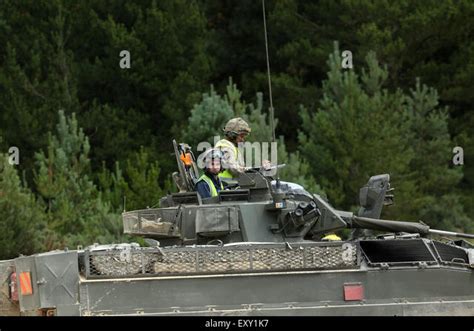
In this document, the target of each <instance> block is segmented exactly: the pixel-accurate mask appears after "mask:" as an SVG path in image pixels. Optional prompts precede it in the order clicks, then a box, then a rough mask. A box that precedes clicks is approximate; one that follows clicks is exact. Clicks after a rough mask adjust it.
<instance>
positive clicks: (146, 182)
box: [98, 146, 171, 212]
mask: <svg viewBox="0 0 474 331" xmlns="http://www.w3.org/2000/svg"><path fill="white" fill-rule="evenodd" d="M122 169H123V170H122ZM159 177H160V165H159V163H158V161H151V160H150V154H149V152H147V150H146V149H145V148H144V147H143V146H142V147H141V148H140V150H139V151H138V152H136V153H135V154H134V155H132V157H131V158H129V159H127V160H126V162H125V164H124V166H123V168H122V166H121V165H120V163H119V162H116V164H115V171H114V172H111V171H109V170H108V169H107V168H106V167H105V165H104V166H103V168H102V171H101V173H99V176H98V178H99V184H100V187H101V188H102V191H103V192H104V199H105V200H106V201H109V202H110V203H111V205H112V207H113V209H114V211H116V212H121V211H122V210H123V209H124V207H125V208H126V209H127V210H136V209H144V208H147V207H154V206H156V205H157V204H158V201H159V199H160V198H161V197H162V196H164V194H165V192H166V191H167V190H168V189H170V188H171V182H170V180H169V179H168V180H166V181H165V184H164V186H163V188H162V187H161V186H160V185H159ZM124 199H125V201H124ZM124 202H125V206H124Z"/></svg>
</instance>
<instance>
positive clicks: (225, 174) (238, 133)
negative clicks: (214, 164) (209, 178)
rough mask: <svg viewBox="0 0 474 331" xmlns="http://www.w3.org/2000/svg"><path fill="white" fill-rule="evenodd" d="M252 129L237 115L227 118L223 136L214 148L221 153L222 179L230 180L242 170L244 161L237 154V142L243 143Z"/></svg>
mask: <svg viewBox="0 0 474 331" xmlns="http://www.w3.org/2000/svg"><path fill="white" fill-rule="evenodd" d="M251 131H252V130H251V129H250V126H249V125H248V123H247V122H245V121H244V120H243V119H242V118H240V117H237V118H233V119H231V120H229V121H228V122H227V124H226V125H225V127H224V134H225V138H224V139H221V140H219V141H218V142H217V143H216V145H215V146H214V148H216V149H218V150H220V151H221V152H222V155H223V159H222V165H223V168H224V171H222V172H221V173H220V174H219V177H220V178H221V179H224V180H232V179H234V178H236V177H238V175H239V173H242V172H244V170H245V163H244V160H243V157H242V155H240V154H239V149H238V146H239V143H244V142H245V138H246V137H247V136H248V135H249V134H250V132H251Z"/></svg>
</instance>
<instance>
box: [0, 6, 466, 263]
mask: <svg viewBox="0 0 474 331" xmlns="http://www.w3.org/2000/svg"><path fill="white" fill-rule="evenodd" d="M266 9H267V26H268V38H269V53H270V59H271V67H272V82H273V96H274V105H275V116H276V119H277V127H276V134H277V136H278V137H279V139H278V141H279V147H278V152H279V153H278V160H279V162H280V163H287V164H288V166H287V167H286V168H284V170H283V171H282V173H281V177H282V178H283V179H285V180H289V181H294V182H298V183H301V184H303V185H304V186H305V187H307V188H308V189H309V190H311V191H313V192H319V193H322V194H325V195H326V196H327V197H328V199H329V200H330V201H331V203H332V204H333V205H335V206H337V208H339V209H347V210H356V209H357V204H358V190H359V188H360V187H361V186H362V185H364V184H365V183H366V182H367V180H368V178H369V177H370V176H372V175H375V174H379V173H390V175H391V179H392V186H393V187H395V188H396V191H395V202H396V203H395V205H394V206H391V207H389V208H386V210H385V211H384V215H383V216H384V217H385V218H392V219H400V220H413V221H416V220H423V221H424V222H425V223H427V224H429V225H430V226H432V227H434V228H438V229H446V230H457V231H470V232H473V231H474V216H473V215H474V203H473V202H474V137H473V135H472V132H473V128H474V93H473V92H472V87H473V86H474V37H473V36H474V20H473V19H472V17H474V2H473V1H470V0H459V1H454V0H452V1H450V0H446V1H438V0H425V1H411V0H402V1H400V0H398V1H384V0H376V1H375V0H374V1H371V0H364V1H351V0H340V1H334V0H321V1H317V2H316V1H302V0H279V1H272V0H267V1H266ZM0 45H2V47H1V48H0V154H1V155H2V157H0V258H2V259H5V258H11V257H15V256H18V255H19V254H31V253H33V252H37V251H41V250H49V249H54V248H62V247H64V246H69V247H70V248H74V247H75V246H76V245H79V244H81V245H88V244H92V243H94V242H99V243H112V242H120V241H129V240H134V239H135V238H130V237H127V236H124V235H122V234H121V232H122V228H121V219H120V212H121V211H122V209H123V197H124V196H126V197H127V209H128V210H131V209H139V208H146V207H147V206H150V207H151V206H154V205H156V204H157V202H158V200H159V198H160V197H161V196H162V195H163V194H165V193H166V192H168V191H174V190H175V187H174V185H173V184H172V181H171V176H170V174H171V173H172V172H173V171H175V167H176V166H175V159H174V157H173V155H172V144H171V140H172V139H173V138H176V139H177V140H179V141H183V140H186V141H187V142H188V143H190V144H191V145H192V146H194V147H195V146H196V144H197V142H199V141H203V140H209V139H210V138H211V137H212V136H213V135H214V134H219V133H220V129H221V128H222V127H223V125H224V123H225V122H226V121H227V120H228V119H230V118H231V117H232V116H234V115H238V116H242V117H244V118H246V119H247V120H248V121H249V122H250V124H251V126H252V128H253V132H252V134H251V136H250V138H251V139H252V140H254V141H270V137H271V130H270V127H269V118H268V116H267V114H268V107H269V102H268V93H267V91H268V85H267V84H268V83H267V80H266V59H265V44H264V33H263V19H262V6H261V2H260V1H254V0H232V1H230V0H224V1H216V0H196V1H184V0H160V1H149V0H141V1H130V0H127V1H125V0H113V1H112V0H110V1H105V0H104V1H92V0H83V1H60V0H34V1H33V0H29V1H15V0H11V1H10V0H2V1H1V2H0ZM123 50H127V51H128V52H129V53H130V68H129V69H127V68H125V69H122V68H121V67H120V65H119V63H120V61H121V60H122V57H121V56H120V53H121V51H123ZM344 50H350V51H351V52H352V56H353V68H352V69H348V68H343V67H341V61H342V57H341V53H342V52H343V51H344ZM12 146H14V147H17V148H18V149H19V151H20V162H19V164H18V165H10V162H9V160H11V153H9V151H10V148H11V147H12ZM455 146H460V147H462V148H463V151H464V164H462V165H454V164H453V157H454V156H455V155H454V154H453V148H454V147H455Z"/></svg>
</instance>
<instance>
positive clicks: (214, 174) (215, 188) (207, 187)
mask: <svg viewBox="0 0 474 331" xmlns="http://www.w3.org/2000/svg"><path fill="white" fill-rule="evenodd" d="M202 157H203V161H204V174H203V175H202V176H201V177H200V178H199V180H198V182H197V183H196V187H195V188H196V191H197V192H198V193H199V195H200V196H201V198H202V199H207V198H211V197H216V196H217V194H218V193H219V191H221V190H223V189H224V187H223V185H222V183H221V181H220V179H219V177H218V174H219V172H220V171H221V159H222V153H221V152H220V151H219V150H217V149H214V148H211V149H209V150H207V151H205V152H204V154H203V156H202Z"/></svg>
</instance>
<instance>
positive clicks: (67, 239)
mask: <svg viewBox="0 0 474 331" xmlns="http://www.w3.org/2000/svg"><path fill="white" fill-rule="evenodd" d="M89 149H90V146H89V142H88V139H87V137H86V136H85V135H84V133H83V131H82V129H81V128H79V127H78V123H77V120H76V117H75V114H73V115H72V116H71V117H66V116H65V114H64V112H63V111H59V123H58V124H57V129H56V134H55V135H52V134H50V135H49V144H48V149H47V153H45V152H44V151H41V152H39V153H37V154H36V162H37V165H38V169H39V170H38V172H37V173H36V175H35V183H36V189H37V191H38V193H39V195H40V196H41V198H42V199H43V200H44V202H45V203H46V205H47V219H48V228H49V229H50V230H52V231H53V232H54V233H55V234H56V235H57V239H58V240H59V242H57V243H53V245H55V246H59V247H61V246H62V245H73V246H74V245H79V244H82V245H86V244H92V243H94V242H100V241H109V240H110V241H112V240H113V239H117V238H119V237H120V233H121V222H120V219H119V218H118V217H117V215H113V214H111V213H110V211H109V208H110V207H109V206H108V204H106V203H104V202H103V201H102V198H101V196H100V194H99V191H98V190H97V188H96V186H95V185H94V184H93V182H92V180H91V179H90V177H89V176H90V173H89V171H90V160H89V158H88V153H89Z"/></svg>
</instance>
